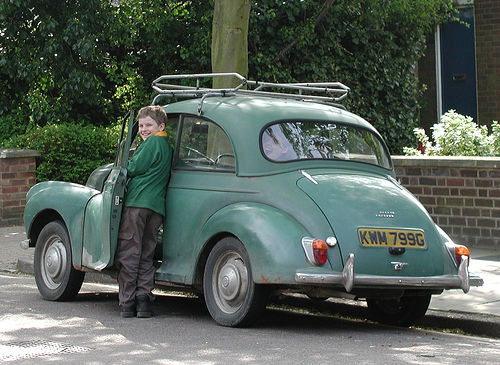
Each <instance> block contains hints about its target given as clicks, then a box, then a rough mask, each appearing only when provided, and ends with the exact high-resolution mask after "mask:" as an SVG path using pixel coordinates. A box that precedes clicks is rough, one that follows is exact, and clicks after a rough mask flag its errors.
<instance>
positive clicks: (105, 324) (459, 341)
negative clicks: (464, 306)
mask: <svg viewBox="0 0 500 365" xmlns="http://www.w3.org/2000/svg"><path fill="white" fill-rule="evenodd" d="M154 310H155V313H156V316H155V317H154V318H151V319H136V318H132V319H121V318H120V317H119V314H118V307H117V291H116V288H115V287H114V286H106V285H101V284H87V283H86V284H84V287H83V288H82V290H81V292H80V294H79V295H78V297H77V299H76V300H75V301H72V302H65V303H54V302H47V301H44V300H42V299H41V297H40V295H39V294H38V291H37V289H36V285H35V283H34V278H33V277H32V276H19V275H9V274H0V361H2V360H3V361H5V362H11V361H12V363H14V364H33V363H37V364H44V363H51V364H52V363H68V362H76V363H79V364H95V365H99V364H110V363H111V364H116V363H120V364H139V363H141V362H148V363H150V364H271V363H272V364H273V365H274V364H309V363H335V362H342V363H356V364H373V363H378V364H392V363H394V364H416V363H418V364H451V363H453V364H454V363H465V364H468V363H474V364H481V363H485V364H486V363H492V364H493V363H498V359H499V358H500V340H497V339H488V338H482V337H471V336H463V335H457V334H448V333H439V332H435V331H427V330H418V329H405V328H395V327H387V326H379V325H376V324H373V323H370V322H366V321H362V320H351V319H341V318H335V317H328V316H312V315H308V314H297V313H290V312H286V311H282V310H269V309H268V310H267V311H266V312H265V313H264V315H263V316H262V318H261V319H260V320H259V321H258V322H257V323H256V324H255V325H254V326H253V327H251V328H243V329H235V328H226V327H221V326H218V325H217V324H216V323H215V322H214V321H213V320H212V319H211V318H210V316H209V314H208V312H207V310H206V308H205V306H204V304H203V302H202V301H201V300H199V299H197V298H187V297H184V296H173V295H160V296H158V297H157V300H156V301H155V303H154Z"/></svg>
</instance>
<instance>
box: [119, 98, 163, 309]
mask: <svg viewBox="0 0 500 365" xmlns="http://www.w3.org/2000/svg"><path fill="white" fill-rule="evenodd" d="M137 119H138V120H139V135H140V136H141V138H142V139H143V140H144V142H143V143H142V144H141V145H140V146H139V147H138V148H137V150H136V151H135V153H134V156H133V157H132V159H131V160H130V161H129V164H128V167H127V172H128V177H129V178H131V180H130V181H129V183H128V185H127V192H126V194H125V203H124V206H123V212H122V218H121V223H120V231H119V233H118V247H117V250H116V254H115V263H116V267H117V268H118V270H119V271H118V287H119V304H120V307H121V311H120V315H121V317H122V318H130V317H135V316H136V315H137V317H138V318H148V317H151V316H152V315H153V313H152V310H151V301H152V300H153V299H154V296H153V293H152V290H153V286H154V273H155V267H154V266H153V256H154V252H155V247H156V234H157V232H158V229H159V227H160V225H161V223H162V221H163V216H164V215H165V195H166V191H167V182H168V178H169V176H170V163H171V157H172V148H171V147H170V145H169V143H168V141H167V133H166V132H165V131H164V129H165V124H166V123H167V114H166V113H165V111H164V110H163V108H162V107H160V106H147V107H144V108H142V109H141V110H139V113H138V114H137Z"/></svg>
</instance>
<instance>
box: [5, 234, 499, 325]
mask: <svg viewBox="0 0 500 365" xmlns="http://www.w3.org/2000/svg"><path fill="white" fill-rule="evenodd" d="M24 239H26V234H25V232H24V227H21V226H15V227H0V272H2V271H3V272H17V271H21V272H25V273H29V274H32V273H33V255H34V248H29V249H26V250H25V249H22V248H21V247H20V242H21V241H22V240H24ZM471 256H472V257H471V262H470V267H469V269H470V271H471V272H472V273H473V274H475V275H479V276H480V277H481V278H482V279H483V280H484V285H483V286H481V287H471V289H470V291H469V293H468V294H464V293H463V292H462V291H461V290H448V291H445V292H444V293H443V294H441V295H435V296H433V297H432V301H431V304H430V306H429V312H428V313H430V312H432V313H434V312H433V311H436V313H437V312H441V313H459V314H460V313H461V314H463V317H464V318H467V313H474V314H480V315H481V318H482V319H484V320H486V321H490V322H495V323H496V324H498V325H500V248H499V249H497V250H491V249H489V250H488V249H481V248H473V249H471ZM85 281H91V282H92V281H94V282H95V281H98V282H105V283H115V281H114V279H111V278H110V277H109V276H106V275H99V274H94V275H89V274H88V273H87V275H86V277H85Z"/></svg>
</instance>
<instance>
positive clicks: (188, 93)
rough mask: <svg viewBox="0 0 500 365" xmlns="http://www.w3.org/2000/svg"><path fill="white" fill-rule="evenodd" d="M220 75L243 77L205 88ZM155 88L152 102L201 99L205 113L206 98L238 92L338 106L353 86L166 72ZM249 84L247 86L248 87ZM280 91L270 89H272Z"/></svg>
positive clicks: (157, 81)
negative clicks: (205, 83)
mask: <svg viewBox="0 0 500 365" xmlns="http://www.w3.org/2000/svg"><path fill="white" fill-rule="evenodd" d="M217 77H233V78H236V79H238V80H239V82H240V83H239V85H237V86H235V87H233V88H224V89H213V88H206V87H201V86H200V83H201V81H202V79H203V80H210V79H212V80H213V79H215V78H217ZM189 79H191V80H196V85H179V84H176V83H172V81H175V80H189ZM152 87H153V89H154V90H155V91H156V92H158V95H156V96H155V98H154V99H153V102H152V104H153V105H154V104H156V102H157V100H158V99H159V98H160V97H163V96H169V97H177V96H181V97H186V98H201V100H200V105H199V106H198V113H199V114H200V115H201V114H202V107H203V101H204V100H205V98H207V97H211V96H234V95H258V96H267V97H275V98H285V99H294V100H304V101H320V102H323V103H324V102H330V103H333V105H338V104H335V103H338V102H339V101H341V100H342V99H344V98H345V97H346V96H347V95H348V94H349V92H350V91H351V89H350V88H348V87H347V86H345V85H344V84H342V83H340V82H307V83H273V82H265V81H252V80H247V79H246V78H244V77H243V76H241V75H240V74H238V73H236V72H228V73H205V74H185V75H163V76H160V77H158V78H157V79H156V80H154V81H153V83H152ZM245 87H246V88H245ZM273 89H274V90H276V89H278V90H279V91H269V90H273ZM311 94H312V95H311Z"/></svg>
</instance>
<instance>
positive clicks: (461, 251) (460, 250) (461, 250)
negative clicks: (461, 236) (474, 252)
mask: <svg viewBox="0 0 500 365" xmlns="http://www.w3.org/2000/svg"><path fill="white" fill-rule="evenodd" d="M462 256H467V258H468V259H469V262H470V252H469V249H468V248H467V247H465V246H455V259H456V260H457V265H460V263H461V262H462Z"/></svg>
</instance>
